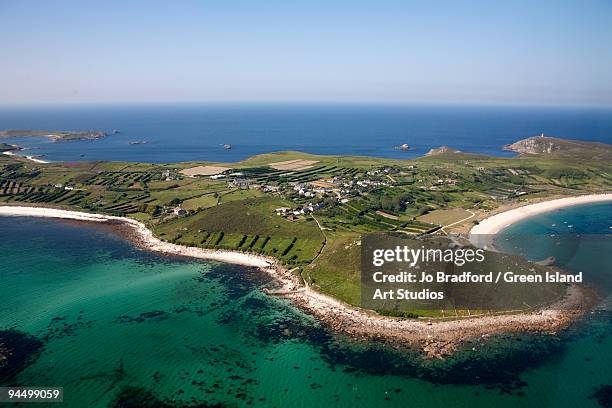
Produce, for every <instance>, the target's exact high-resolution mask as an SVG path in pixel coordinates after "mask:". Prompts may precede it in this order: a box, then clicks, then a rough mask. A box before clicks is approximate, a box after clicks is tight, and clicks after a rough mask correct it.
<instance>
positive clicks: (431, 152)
mask: <svg viewBox="0 0 612 408" xmlns="http://www.w3.org/2000/svg"><path fill="white" fill-rule="evenodd" d="M448 153H460V150H457V149H453V148H452V147H448V146H440V147H437V148H434V149H430V150H429V151H428V152H427V154H426V155H425V156H439V155H441V154H448Z"/></svg>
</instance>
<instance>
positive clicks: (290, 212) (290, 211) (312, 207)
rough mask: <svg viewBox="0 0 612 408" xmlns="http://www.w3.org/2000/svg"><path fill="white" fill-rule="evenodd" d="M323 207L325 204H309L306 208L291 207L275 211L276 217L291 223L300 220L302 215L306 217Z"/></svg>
mask: <svg viewBox="0 0 612 408" xmlns="http://www.w3.org/2000/svg"><path fill="white" fill-rule="evenodd" d="M321 207H323V203H307V204H306V205H304V206H299V207H296V208H290V207H279V208H277V209H275V210H274V212H276V215H278V216H281V217H284V218H286V219H288V220H290V221H293V220H296V219H298V217H299V216H301V215H306V214H310V213H313V212H315V211H317V210H318V209H320V208H321Z"/></svg>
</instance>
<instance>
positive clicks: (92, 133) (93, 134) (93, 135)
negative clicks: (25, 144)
mask: <svg viewBox="0 0 612 408" xmlns="http://www.w3.org/2000/svg"><path fill="white" fill-rule="evenodd" d="M117 133H118V132H117ZM27 136H42V137H47V138H49V139H50V140H51V141H53V142H68V141H74V140H96V139H101V138H103V137H106V136H108V134H107V133H106V132H102V131H99V130H84V131H71V130H59V131H58V130H31V129H8V130H1V131H0V138H9V137H27Z"/></svg>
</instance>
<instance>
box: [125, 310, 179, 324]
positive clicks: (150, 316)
mask: <svg viewBox="0 0 612 408" xmlns="http://www.w3.org/2000/svg"><path fill="white" fill-rule="evenodd" d="M169 317H170V314H169V313H168V312H164V311H163V310H153V311H151V312H144V313H141V314H139V315H138V316H136V317H132V316H127V315H122V316H119V317H118V318H117V322H119V323H142V322H146V321H148V320H154V321H161V320H166V319H168V318H169Z"/></svg>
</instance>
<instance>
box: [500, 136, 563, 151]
mask: <svg viewBox="0 0 612 408" xmlns="http://www.w3.org/2000/svg"><path fill="white" fill-rule="evenodd" d="M561 148H562V143H561V141H560V140H559V139H555V138H554V137H545V136H533V137H529V138H527V139H523V140H519V141H518V142H515V143H512V144H508V145H505V146H504V150H509V151H512V152H517V153H521V154H550V153H552V152H555V151H559V150H561Z"/></svg>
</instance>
